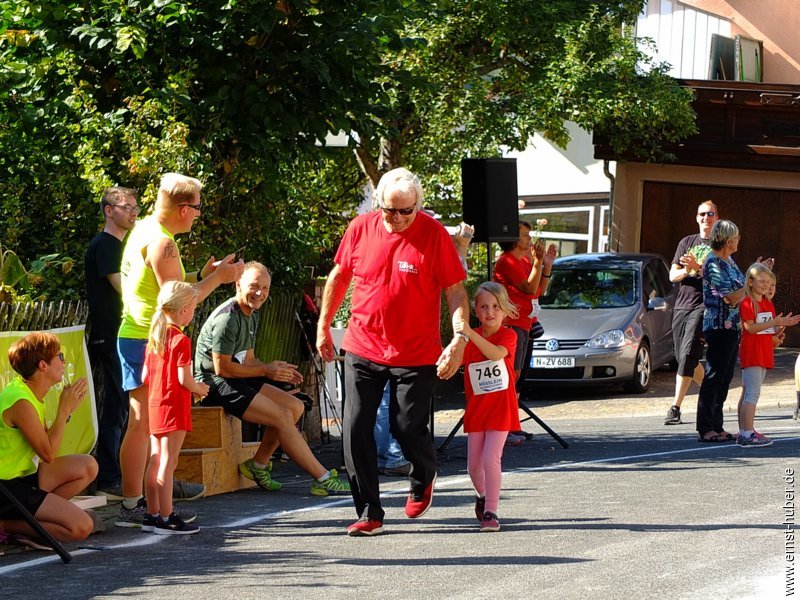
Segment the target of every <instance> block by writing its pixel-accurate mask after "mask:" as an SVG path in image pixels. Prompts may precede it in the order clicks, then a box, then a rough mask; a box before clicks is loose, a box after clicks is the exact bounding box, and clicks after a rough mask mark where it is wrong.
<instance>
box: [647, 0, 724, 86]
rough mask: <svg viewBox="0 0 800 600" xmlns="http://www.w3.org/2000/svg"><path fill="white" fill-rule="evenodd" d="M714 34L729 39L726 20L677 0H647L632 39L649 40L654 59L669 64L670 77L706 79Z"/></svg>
mask: <svg viewBox="0 0 800 600" xmlns="http://www.w3.org/2000/svg"><path fill="white" fill-rule="evenodd" d="M714 33H717V34H719V35H724V36H726V37H730V36H731V23H730V21H729V20H728V19H725V18H721V17H717V16H714V15H712V14H710V13H707V12H704V11H701V10H696V9H694V8H691V7H689V6H686V5H684V4H682V3H681V2H678V0H649V1H648V2H647V5H646V6H645V7H644V9H643V10H642V13H641V14H640V15H639V19H638V21H637V23H636V37H639V38H644V37H646V38H650V39H651V40H653V41H654V42H655V44H656V53H655V59H656V60H657V61H658V62H667V63H669V64H670V65H672V69H671V70H670V72H669V74H670V75H671V76H672V77H678V78H684V79H708V59H709V56H710V52H711V35H712V34H714ZM651 54H652V53H651Z"/></svg>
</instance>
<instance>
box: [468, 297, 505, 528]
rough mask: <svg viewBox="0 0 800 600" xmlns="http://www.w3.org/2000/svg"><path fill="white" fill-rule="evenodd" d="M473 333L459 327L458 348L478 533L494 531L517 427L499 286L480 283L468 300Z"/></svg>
mask: <svg viewBox="0 0 800 600" xmlns="http://www.w3.org/2000/svg"><path fill="white" fill-rule="evenodd" d="M473 305H474V307H475V315H476V316H477V317H478V320H479V321H480V322H481V326H480V327H478V329H471V328H470V326H469V325H468V324H464V327H463V330H462V331H460V332H457V333H463V334H464V335H466V336H467V337H468V338H469V343H468V344H467V347H466V349H465V350H464V365H466V366H465V369H464V389H465V391H466V395H467V408H466V411H465V412H464V431H465V432H466V433H467V470H468V471H469V476H470V479H472V485H473V486H474V487H475V492H476V494H477V497H476V499H475V516H476V517H478V521H480V524H481V525H480V530H481V531H499V530H500V521H499V519H498V517H497V505H498V503H499V500H500V483H501V481H502V477H503V475H502V471H501V466H500V460H501V458H502V456H503V445H504V444H505V441H506V437H507V435H508V432H509V431H516V430H518V429H519V428H520V424H519V411H518V408H517V395H516V392H515V390H514V352H515V350H516V347H517V335H516V333H515V332H514V331H513V330H512V329H509V328H508V327H505V326H503V319H504V318H505V317H507V316H510V317H511V318H516V316H517V311H516V310H515V308H514V305H513V304H511V301H510V300H509V299H508V292H506V288H504V287H503V286H502V285H500V284H499V283H494V282H488V283H482V284H481V285H480V286H479V287H478V289H477V291H476V292H475V299H474V301H473Z"/></svg>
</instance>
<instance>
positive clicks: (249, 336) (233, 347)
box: [194, 298, 259, 385]
mask: <svg viewBox="0 0 800 600" xmlns="http://www.w3.org/2000/svg"><path fill="white" fill-rule="evenodd" d="M258 319H259V315H258V311H254V312H253V313H252V314H251V315H250V316H247V315H245V314H244V313H243V312H242V310H241V309H240V308H239V304H238V303H237V302H236V298H230V299H229V300H226V301H225V302H223V303H222V304H220V305H219V306H218V307H217V308H216V309H214V312H212V313H211V315H210V316H209V317H208V319H206V322H205V323H203V328H202V329H201V330H200V335H199V336H198V338H197V348H196V349H195V353H194V377H195V379H197V380H198V381H202V382H204V383H207V384H208V385H212V384H213V383H219V382H220V381H221V380H222V379H221V378H220V377H217V375H216V374H215V372H214V358H213V356H212V355H211V353H212V352H216V353H217V354H225V355H228V356H232V357H233V359H234V360H236V361H238V362H244V356H245V354H246V352H247V351H248V350H250V349H251V348H254V347H255V342H256V331H257V330H258Z"/></svg>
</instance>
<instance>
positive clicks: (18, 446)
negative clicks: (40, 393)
mask: <svg viewBox="0 0 800 600" xmlns="http://www.w3.org/2000/svg"><path fill="white" fill-rule="evenodd" d="M17 402H30V403H31V405H32V406H33V408H34V409H35V410H36V413H37V414H38V415H39V422H40V423H41V424H42V427H44V402H39V400H38V399H37V398H36V396H34V394H33V392H32V391H31V388H29V387H28V385H27V384H26V383H25V380H23V379H22V377H21V376H20V375H17V376H16V377H15V378H14V379H12V380H11V382H10V383H9V384H8V385H7V386H6V387H5V388H4V389H3V391H1V392H0V479H3V480H8V479H15V478H17V477H25V476H26V475H30V474H32V473H35V472H36V470H37V469H38V468H39V457H38V456H37V455H36V452H34V451H33V448H31V445H30V444H29V443H28V440H26V439H25V436H24V435H22V432H21V431H20V430H19V429H17V428H16V427H9V426H8V425H6V422H5V420H4V419H3V418H2V415H3V413H5V412H6V410H8V409H9V408H11V407H12V406H13V405H14V404H16V403H17Z"/></svg>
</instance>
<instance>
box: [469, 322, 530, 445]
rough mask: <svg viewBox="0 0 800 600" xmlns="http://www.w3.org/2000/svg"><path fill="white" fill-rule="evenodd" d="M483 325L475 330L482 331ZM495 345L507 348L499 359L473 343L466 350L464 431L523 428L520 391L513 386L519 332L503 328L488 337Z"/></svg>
mask: <svg viewBox="0 0 800 600" xmlns="http://www.w3.org/2000/svg"><path fill="white" fill-rule="evenodd" d="M481 330H482V328H480V327H479V328H477V329H476V330H475V331H477V332H478V333H481ZM487 339H488V341H489V342H491V343H492V344H494V345H495V346H503V347H505V348H506V349H508V354H506V356H505V357H504V358H503V359H502V360H498V361H490V360H488V359H487V358H486V357H485V356H484V354H483V352H481V351H480V350H479V349H478V347H477V346H476V345H475V343H474V342H472V341H470V343H469V344H467V347H466V349H465V350H464V365H465V366H464V391H465V393H466V395H467V409H466V411H464V431H465V432H466V433H471V432H474V431H517V430H519V429H520V423H519V408H518V407H517V392H516V390H515V389H514V353H515V352H516V348H517V334H516V333H515V332H514V330H512V329H509V328H508V327H500V329H498V330H497V331H496V332H495V334H494V335H492V336H490V337H489V338H487Z"/></svg>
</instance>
